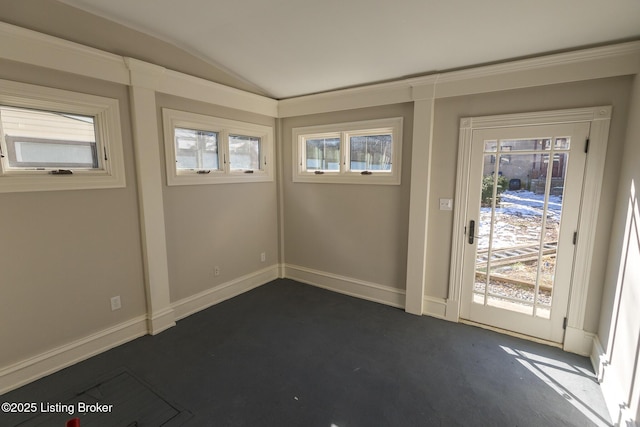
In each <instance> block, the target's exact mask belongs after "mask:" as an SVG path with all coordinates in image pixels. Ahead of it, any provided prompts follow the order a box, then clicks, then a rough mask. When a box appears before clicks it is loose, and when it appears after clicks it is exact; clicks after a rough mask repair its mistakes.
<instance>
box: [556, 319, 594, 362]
mask: <svg viewBox="0 0 640 427" xmlns="http://www.w3.org/2000/svg"><path fill="white" fill-rule="evenodd" d="M594 337H595V334H592V333H591V332H587V331H584V330H582V329H578V328H572V327H571V326H567V329H566V330H565V333H564V343H563V345H562V349H563V350H564V351H568V352H569V353H575V354H579V355H580V356H587V357H589V356H590V355H591V353H592V351H593V339H594Z"/></svg>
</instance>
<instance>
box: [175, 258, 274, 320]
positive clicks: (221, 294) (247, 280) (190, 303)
mask: <svg viewBox="0 0 640 427" xmlns="http://www.w3.org/2000/svg"><path fill="white" fill-rule="evenodd" d="M278 275H279V267H278V265H272V266H270V267H267V268H265V269H262V270H259V271H256V272H254V273H250V274H247V275H245V276H242V277H239V278H237V279H234V280H231V281H229V282H226V283H223V284H222V285H219V286H216V287H214V288H211V289H207V290H206V291H203V292H200V293H197V294H195V295H192V296H190V297H187V298H183V299H181V300H179V301H176V302H174V303H173V304H171V307H172V308H173V311H174V313H175V317H176V320H180V319H184V318H185V317H187V316H189V315H191V314H194V313H196V312H198V311H201V310H204V309H205V308H209V307H211V306H212V305H215V304H218V303H220V302H222V301H225V300H228V299H229V298H233V297H235V296H238V295H240V294H242V293H244V292H247V291H250V290H251V289H254V288H257V287H258V286H261V285H264V284H266V283H268V282H271V281H272V280H275V279H277V278H278Z"/></svg>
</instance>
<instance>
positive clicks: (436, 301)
mask: <svg viewBox="0 0 640 427" xmlns="http://www.w3.org/2000/svg"><path fill="white" fill-rule="evenodd" d="M422 307H423V309H422V314H426V315H427V316H431V317H437V318H438V319H444V320H448V319H447V300H446V299H444V298H434V297H430V296H427V295H425V296H424V299H423V304H422Z"/></svg>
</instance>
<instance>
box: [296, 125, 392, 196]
mask: <svg viewBox="0 0 640 427" xmlns="http://www.w3.org/2000/svg"><path fill="white" fill-rule="evenodd" d="M402 122H403V119H402V117H393V118H387V119H378V120H365V121H359V122H348V123H336V124H329V125H319V126H305V127H297V128H293V138H292V141H293V150H292V152H293V182H313V183H332V184H378V185H399V184H400V181H401V179H400V178H401V172H402ZM389 131H391V133H392V137H393V143H392V146H391V147H392V148H391V150H392V154H391V163H392V166H391V172H386V171H385V172H383V171H375V170H373V171H369V172H370V174H366V175H363V174H362V173H361V171H357V172H356V171H351V170H349V168H348V166H347V165H349V164H350V161H349V153H350V150H349V149H348V148H349V147H348V141H349V136H350V135H352V134H360V133H367V134H374V133H378V132H384V133H386V132H389ZM319 136H334V137H339V138H340V153H341V154H340V156H341V160H340V170H339V171H338V170H336V171H335V172H334V171H324V173H322V174H316V173H315V171H307V170H306V168H305V166H304V159H305V157H306V156H305V152H306V149H305V141H306V139H308V138H310V137H319Z"/></svg>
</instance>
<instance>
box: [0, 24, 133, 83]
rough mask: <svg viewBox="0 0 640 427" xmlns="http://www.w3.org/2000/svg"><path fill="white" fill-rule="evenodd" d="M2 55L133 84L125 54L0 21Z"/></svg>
mask: <svg viewBox="0 0 640 427" xmlns="http://www.w3.org/2000/svg"><path fill="white" fill-rule="evenodd" d="M0 39H1V40H2V43H0V58H5V59H9V60H11V61H17V62H22V63H25V64H31V65H35V66H38V67H45V68H49V69H52V70H58V71H64V72H67V73H73V74H79V75H82V76H87V77H93V78H97V79H100V80H105V81H108V82H112V83H120V84H124V85H126V84H129V70H127V67H126V66H125V64H124V62H123V60H122V57H121V56H118V55H114V54H112V53H108V52H104V51H102V50H99V49H95V48H92V47H88V46H84V45H81V44H78V43H74V42H70V41H68V40H64V39H60V38H57V37H53V36H49V35H47V34H42V33H39V32H36V31H32V30H27V29H25V28H22V27H18V26H15V25H11V24H7V23H4V22H0Z"/></svg>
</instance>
